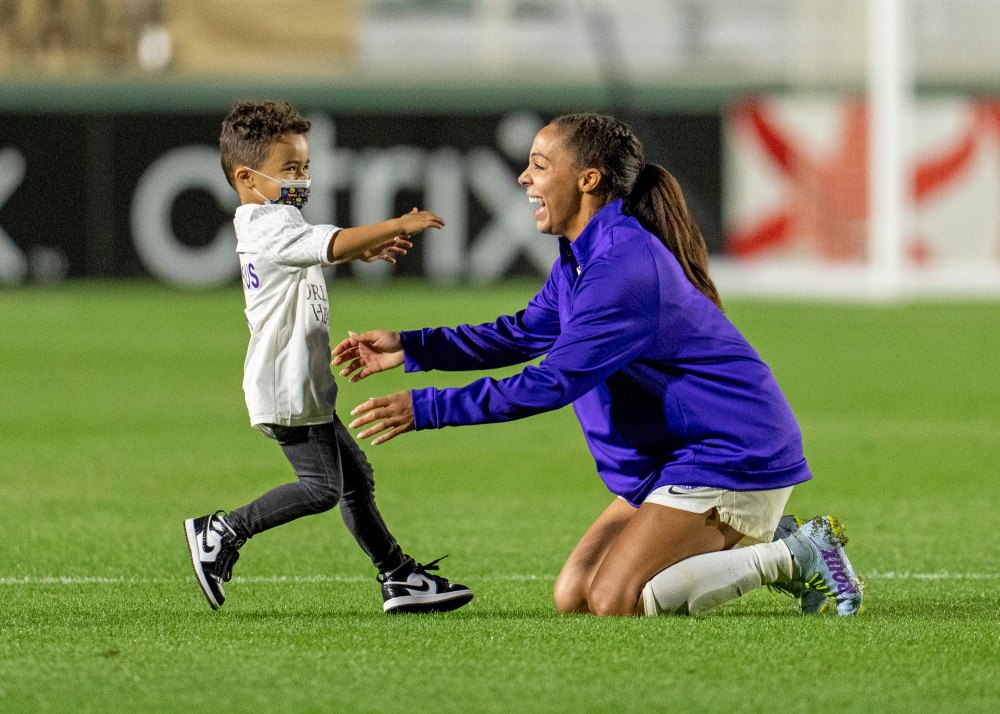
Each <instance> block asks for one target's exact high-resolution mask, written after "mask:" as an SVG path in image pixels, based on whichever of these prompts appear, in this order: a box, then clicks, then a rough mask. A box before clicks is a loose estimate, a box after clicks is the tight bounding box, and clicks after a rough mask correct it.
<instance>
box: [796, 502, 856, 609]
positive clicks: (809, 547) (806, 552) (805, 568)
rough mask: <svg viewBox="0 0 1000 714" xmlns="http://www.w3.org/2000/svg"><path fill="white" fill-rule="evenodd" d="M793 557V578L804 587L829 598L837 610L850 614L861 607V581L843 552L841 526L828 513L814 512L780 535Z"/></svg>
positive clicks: (844, 537) (844, 542)
mask: <svg viewBox="0 0 1000 714" xmlns="http://www.w3.org/2000/svg"><path fill="white" fill-rule="evenodd" d="M784 542H785V544H786V545H787V546H788V549H789V550H790V551H791V552H792V557H793V559H794V560H795V569H796V571H797V576H796V578H795V580H796V581H797V582H798V583H799V584H800V585H801V586H802V587H804V588H807V589H810V590H817V591H819V592H821V593H823V594H824V595H826V596H827V597H830V598H832V599H833V600H834V601H835V602H836V605H837V614H838V615H841V616H846V615H854V614H855V613H857V612H858V610H860V609H861V601H862V598H863V592H862V590H863V584H862V582H861V579H860V578H858V576H857V575H856V574H855V572H854V568H853V567H852V566H851V561H850V560H848V558H847V553H845V552H844V546H845V545H846V544H847V535H846V533H845V532H844V526H843V524H841V522H840V521H838V520H837V519H835V518H832V517H831V516H816V517H815V518H813V519H812V520H811V521H808V522H806V523H803V524H802V525H801V526H800V527H799V529H798V530H797V531H796V532H795V533H792V534H791V535H790V536H788V537H787V538H785V539H784Z"/></svg>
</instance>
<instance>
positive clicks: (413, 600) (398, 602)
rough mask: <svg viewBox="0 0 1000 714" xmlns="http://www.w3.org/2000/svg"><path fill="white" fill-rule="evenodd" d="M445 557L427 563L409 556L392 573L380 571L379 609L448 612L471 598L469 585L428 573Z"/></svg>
mask: <svg viewBox="0 0 1000 714" xmlns="http://www.w3.org/2000/svg"><path fill="white" fill-rule="evenodd" d="M447 557H448V556H442V557H441V558H438V559H437V560H434V561H431V562H430V563H427V564H426V565H421V564H420V563H417V562H415V561H413V560H412V559H410V560H408V561H407V562H406V563H405V564H404V565H402V566H401V567H399V568H397V569H396V570H395V571H394V572H392V573H379V575H378V578H377V579H378V581H379V582H380V583H381V584H382V599H383V600H384V601H385V602H384V603H383V605H382V610H383V611H384V612H387V613H394V612H406V613H429V612H449V611H450V610H457V609H458V608H460V607H462V605H465V604H466V603H468V602H469V601H470V600H472V591H471V590H469V588H467V587H465V586H464V585H459V584H458V583H450V582H448V580H447V579H446V578H442V577H441V576H440V575H431V574H430V573H428V572H427V571H428V570H437V569H438V563H439V562H441V561H442V560H443V559H444V558H447Z"/></svg>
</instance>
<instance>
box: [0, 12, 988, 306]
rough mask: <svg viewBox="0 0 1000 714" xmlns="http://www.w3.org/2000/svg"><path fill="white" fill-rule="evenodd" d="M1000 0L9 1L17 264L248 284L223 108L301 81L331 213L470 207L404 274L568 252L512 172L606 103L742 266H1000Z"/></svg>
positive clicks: (810, 291) (316, 188)
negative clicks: (558, 248)
mask: <svg viewBox="0 0 1000 714" xmlns="http://www.w3.org/2000/svg"><path fill="white" fill-rule="evenodd" d="M998 26H1000V3H997V2H995V0H954V1H953V2H948V3H942V2H938V1H935V0H840V1H838V2H828V1H826V0H628V1H626V0H322V1H317V2H311V3H297V4H281V3H274V2H264V0H0V78H2V81H0V283H2V284H3V285H6V286H17V285H24V284H38V283H58V282H61V281H63V280H66V279H79V278H140V279H153V280H156V281H159V282H163V283H167V284H172V285H183V286H214V285H222V284H235V283H236V281H237V280H238V276H239V271H238V263H237V261H236V260H235V258H234V256H233V245H234V243H233V240H234V239H233V235H232V226H231V214H232V209H233V208H234V207H235V194H234V193H233V192H232V190H231V189H230V188H229V187H228V186H227V184H226V182H225V180H224V178H223V175H222V172H221V170H220V169H219V164H218V157H217V151H216V141H217V137H218V129H219V123H220V121H221V119H222V117H223V116H224V115H225V113H226V112H227V110H228V108H229V107H230V105H231V104H232V103H233V102H234V101H237V100H242V99H287V100H289V101H291V102H292V103H294V104H296V105H297V106H298V107H299V108H300V109H301V110H302V111H303V112H304V113H306V114H307V115H308V116H309V118H310V119H311V120H312V121H313V130H312V132H311V134H310V140H311V146H312V164H313V178H314V184H313V198H312V199H311V202H310V205H309V206H308V207H307V209H306V212H307V213H306V217H307V220H310V221H311V222H313V223H325V222H330V223H336V224H339V225H356V224H361V223H368V222H372V221H376V220H382V219H384V218H386V217H389V216H391V215H394V214H398V213H402V212H404V211H406V210H408V209H409V208H410V207H411V206H414V205H419V206H421V207H425V208H429V209H432V210H435V211H437V212H439V213H441V214H442V215H443V216H445V218H446V219H447V220H448V228H447V229H446V230H445V231H442V232H441V233H440V234H435V236H434V237H433V240H427V241H424V242H421V243H420V245H419V246H418V248H417V250H416V251H415V253H414V255H413V256H412V259H410V260H407V261H404V262H403V263H401V264H400V266H398V269H396V270H395V271H394V274H401V275H404V276H413V277H420V278H422V279H426V280H427V281H428V282H431V283H434V284H441V285H452V284H465V283H469V284H488V283H493V282H496V281H499V280H504V279H506V278H509V277H514V276H535V275H537V276H544V275H545V274H546V273H547V272H548V268H549V266H550V265H551V262H552V260H553V259H554V257H555V244H554V241H551V240H546V239H545V238H544V237H541V236H539V235H537V234H536V232H535V230H534V226H533V223H532V221H531V219H530V208H529V206H528V204H527V202H526V201H525V200H524V195H523V191H522V190H521V189H520V188H519V187H518V185H517V183H516V177H517V175H518V173H519V172H520V170H521V168H522V167H523V164H524V163H525V161H526V155H527V150H528V147H529V146H530V143H531V139H532V137H533V135H534V133H535V132H536V131H537V130H538V129H539V128H540V127H541V126H543V125H544V123H545V122H546V121H547V120H549V119H551V118H553V117H554V116H556V115H558V114H560V113H565V112H572V111H598V112H604V113H613V114H616V115H618V116H619V117H621V118H623V119H625V120H626V121H628V122H629V123H631V124H632V125H633V126H634V128H635V129H636V131H637V133H638V134H639V136H640V138H641V139H642V141H643V143H644V145H645V147H646V151H647V160H649V161H655V162H657V163H660V164H663V165H664V166H666V167H667V168H668V169H669V170H670V171H671V172H672V173H674V174H675V175H676V176H677V177H678V179H679V180H680V182H681V184H682V186H683V187H684V189H685V192H686V195H687V197H688V200H689V202H690V205H691V207H692V209H693V210H694V212H695V214H696V215H697V217H698V220H699V222H700V223H701V226H702V228H703V231H704V233H705V235H706V239H707V240H708V242H709V246H710V249H711V252H712V269H713V271H714V273H715V276H716V278H717V280H718V282H719V283H720V288H721V289H722V290H723V293H724V294H729V295H733V294H748V295H780V296H806V297H817V296H818V297H824V298H841V297H849V298H861V299H871V300H886V299H888V300H898V299H905V298H909V297H920V296H924V295H942V294H943V295H996V294H1000V207H998V206H1000V200H998V199H1000V50H998V44H997V42H996V36H995V28H996V27H998ZM385 267H386V266H368V265H362V266H357V267H355V266H342V267H340V268H338V270H339V271H341V272H342V273H343V274H344V275H345V276H352V277H355V278H357V279H358V280H362V281H368V282H373V283H377V282H381V281H385V280H389V279H391V277H390V273H388V272H386V270H385Z"/></svg>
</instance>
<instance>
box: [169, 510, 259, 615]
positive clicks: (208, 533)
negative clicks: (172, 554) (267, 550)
mask: <svg viewBox="0 0 1000 714" xmlns="http://www.w3.org/2000/svg"><path fill="white" fill-rule="evenodd" d="M224 515H225V514H224V513H223V512H222V511H216V512H215V514H214V515H210V516H202V517H201V518H188V519H187V520H186V521H184V532H185V533H186V534H187V542H188V549H189V550H190V551H191V564H192V565H193V566H194V574H195V577H197V578H198V584H199V585H200V586H201V591H202V592H203V593H205V599H206V600H208V604H209V605H211V606H212V609H213V610H218V609H219V608H220V607H222V603H224V602H225V601H226V591H225V588H224V587H223V583H225V582H228V581H229V580H230V578H232V577H233V564H234V563H235V562H236V561H237V559H238V558H239V557H240V553H239V549H240V547H241V546H242V545H243V544H244V543H245V542H246V541H245V540H243V539H241V538H240V537H239V536H237V535H236V531H234V530H233V529H232V528H231V527H230V526H229V524H228V523H226V519H225V518H224V517H223V516H224Z"/></svg>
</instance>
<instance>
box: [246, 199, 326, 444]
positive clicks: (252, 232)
mask: <svg viewBox="0 0 1000 714" xmlns="http://www.w3.org/2000/svg"><path fill="white" fill-rule="evenodd" d="M233 222H234V223H235V224H236V252H237V253H238V254H239V257H240V267H241V268H242V271H243V293H244V295H245V297H246V304H247V309H246V313H245V314H246V318H247V324H248V325H249V326H250V345H249V347H248V348H247V358H246V362H245V363H244V366H243V393H244V394H245V396H246V402H247V409H248V410H249V412H250V423H251V424H252V425H253V426H259V425H261V424H282V425H285V426H302V425H306V424H324V423H327V422H330V421H333V415H334V404H335V403H336V399H337V385H336V383H335V382H334V380H333V374H332V373H331V371H330V305H329V302H328V300H327V291H326V281H325V280H324V277H323V270H322V266H324V265H332V263H331V262H330V261H329V260H327V251H328V248H329V244H330V241H331V239H332V238H333V236H334V235H336V233H337V232H338V231H339V230H340V229H339V228H338V227H337V226H330V225H323V226H313V225H309V224H308V223H306V222H305V220H304V219H303V218H302V213H301V212H300V211H299V209H297V208H294V207H293V206H285V205H280V204H266V205H258V204H246V205H243V206H240V207H239V208H237V209H236V217H235V218H234V220H233Z"/></svg>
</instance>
